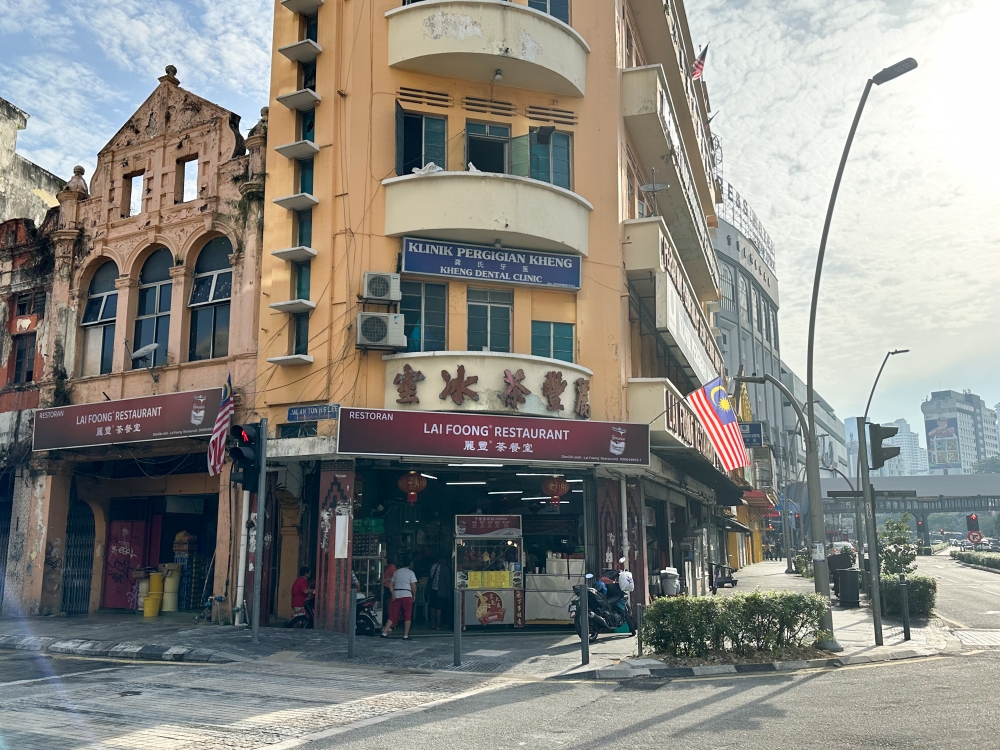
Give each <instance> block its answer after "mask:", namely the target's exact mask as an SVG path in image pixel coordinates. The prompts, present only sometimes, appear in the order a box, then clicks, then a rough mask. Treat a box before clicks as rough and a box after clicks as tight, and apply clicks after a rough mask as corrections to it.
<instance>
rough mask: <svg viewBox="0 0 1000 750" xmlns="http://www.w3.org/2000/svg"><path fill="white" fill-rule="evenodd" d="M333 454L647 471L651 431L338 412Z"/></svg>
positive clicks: (488, 417) (614, 425)
mask: <svg viewBox="0 0 1000 750" xmlns="http://www.w3.org/2000/svg"><path fill="white" fill-rule="evenodd" d="M337 452H338V453H345V454H350V455H358V456H423V457H426V458H472V459H487V458H488V459H491V460H498V459H501V460H505V461H511V462H513V461H520V462H526V461H538V462H563V463H583V464H633V465H646V464H648V463H649V425H647V424H633V423H629V422H590V421H587V422H585V421H582V420H581V421H575V420H574V421H570V420H566V419H545V418H541V417H503V416H496V415H492V414H466V413H458V412H426V411H425V412H419V411H395V410H389V409H352V408H347V407H344V408H342V409H341V410H340V420H339V421H338V423H337Z"/></svg>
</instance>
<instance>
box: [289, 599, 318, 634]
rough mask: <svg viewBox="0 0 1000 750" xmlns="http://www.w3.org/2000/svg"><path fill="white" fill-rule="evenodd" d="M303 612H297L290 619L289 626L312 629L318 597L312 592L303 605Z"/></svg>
mask: <svg viewBox="0 0 1000 750" xmlns="http://www.w3.org/2000/svg"><path fill="white" fill-rule="evenodd" d="M302 609H303V611H302V612H296V613H295V614H294V615H292V619H291V620H289V621H288V627H290V628H299V629H304V630H312V627H313V619H314V616H315V610H316V597H315V596H314V595H313V594H310V595H309V596H307V597H306V600H305V602H304V603H303V605H302Z"/></svg>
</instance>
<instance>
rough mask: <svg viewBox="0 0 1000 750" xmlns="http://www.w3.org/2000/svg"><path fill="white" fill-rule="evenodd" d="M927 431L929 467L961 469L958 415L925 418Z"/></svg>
mask: <svg viewBox="0 0 1000 750" xmlns="http://www.w3.org/2000/svg"><path fill="white" fill-rule="evenodd" d="M924 428H925V429H926V431H927V468H929V469H960V468H962V453H961V450H960V448H959V443H958V419H957V418H956V417H950V418H944V417H942V418H941V419H927V420H924Z"/></svg>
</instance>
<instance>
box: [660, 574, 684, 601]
mask: <svg viewBox="0 0 1000 750" xmlns="http://www.w3.org/2000/svg"><path fill="white" fill-rule="evenodd" d="M660 587H661V588H662V589H663V595H664V596H677V595H678V594H679V593H680V591H681V584H680V575H679V574H678V573H677V568H664V569H663V570H661V571H660Z"/></svg>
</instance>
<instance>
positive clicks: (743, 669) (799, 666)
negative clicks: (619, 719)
mask: <svg viewBox="0 0 1000 750" xmlns="http://www.w3.org/2000/svg"><path fill="white" fill-rule="evenodd" d="M939 653H941V652H940V651H939V650H937V649H899V650H897V651H894V652H891V653H887V654H880V655H867V654H856V655H854V656H840V657H836V658H833V659H804V660H799V661H770V662H759V663H754V664H712V665H707V666H701V667H668V666H667V665H665V664H664V663H663V662H660V661H658V660H656V659H649V658H643V659H636V660H634V662H633V663H630V662H629V661H623V662H621V663H619V664H615V665H613V666H610V667H595V668H593V669H577V670H574V671H573V672H572V673H565V674H561V675H556V676H554V677H550V678H549V679H554V680H558V679H585V680H587V679H589V680H615V681H621V680H630V679H634V678H637V677H654V678H660V679H668V680H669V679H677V678H683V677H714V676H718V675H727V674H774V673H784V674H787V673H790V672H797V671H800V670H804V669H825V668H830V667H846V666H848V665H854V664H872V663H875V662H890V661H899V660H901V659H919V658H925V657H928V656H937V655H938V654H939ZM657 665H659V666H657Z"/></svg>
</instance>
